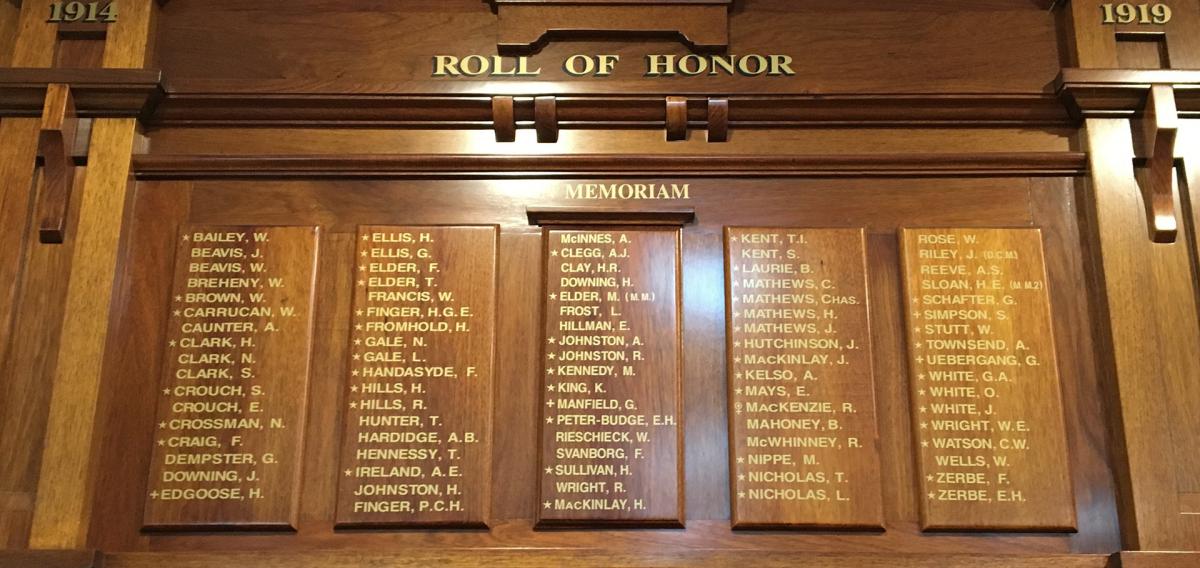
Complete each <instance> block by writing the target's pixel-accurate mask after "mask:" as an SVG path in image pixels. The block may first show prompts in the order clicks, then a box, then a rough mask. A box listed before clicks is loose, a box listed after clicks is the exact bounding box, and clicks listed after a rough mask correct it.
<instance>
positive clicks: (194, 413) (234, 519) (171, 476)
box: [145, 225, 318, 530]
mask: <svg viewBox="0 0 1200 568" xmlns="http://www.w3.org/2000/svg"><path fill="white" fill-rule="evenodd" d="M317 236H318V231H317V229H316V228H315V227H251V226H220V225H207V226H202V225H191V226H187V227H184V228H183V229H182V230H181V231H180V235H179V240H178V243H179V245H178V246H179V249H178V252H177V253H176V263H175V281H174V285H173V286H172V297H171V312H170V317H169V319H168V322H167V330H168V331H167V338H168V339H167V342H166V345H165V346H164V350H165V352H166V356H165V360H166V364H165V371H164V373H163V379H162V384H161V391H162V392H161V396H159V397H158V400H159V402H158V418H157V420H158V423H157V424H156V429H155V436H154V454H153V458H152V460H151V463H152V465H151V468H150V482H149V485H148V487H147V492H148V493H147V498H146V509H145V526H146V527H147V528H149V529H158V530H165V529H189V530H195V529H198V528H209V529H220V528H226V529H238V528H242V529H290V528H294V525H295V522H296V509H297V503H298V502H299V472H300V471H301V470H300V465H301V464H302V463H303V446H302V443H303V439H304V416H305V408H306V405H307V400H308V375H309V350H310V349H311V345H312V317H313V306H312V304H313V287H314V280H315V278H316V258H317Z"/></svg>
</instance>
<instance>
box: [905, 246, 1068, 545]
mask: <svg viewBox="0 0 1200 568" xmlns="http://www.w3.org/2000/svg"><path fill="white" fill-rule="evenodd" d="M901 244H902V248H903V257H904V276H905V278H904V285H905V305H906V307H907V314H908V328H909V365H910V376H909V379H910V382H911V387H912V388H911V390H912V393H911V394H912V417H913V427H914V432H915V440H916V444H917V461H918V465H919V468H918V469H919V473H920V480H919V483H918V488H919V490H920V502H921V522H922V526H923V527H924V528H925V529H927V530H972V531H1071V530H1074V528H1075V501H1074V491H1073V488H1072V484H1071V475H1070V467H1069V465H1068V464H1069V460H1068V455H1067V442H1066V429H1065V428H1066V427H1065V424H1064V418H1063V409H1062V392H1061V386H1060V385H1059V377H1058V364H1057V357H1056V354H1055V345H1054V335H1053V331H1052V328H1051V321H1050V314H1051V312H1050V300H1049V295H1048V293H1047V290H1046V267H1045V260H1044V258H1043V255H1042V236H1041V231H1039V230H1037V229H904V230H902V231H901Z"/></svg>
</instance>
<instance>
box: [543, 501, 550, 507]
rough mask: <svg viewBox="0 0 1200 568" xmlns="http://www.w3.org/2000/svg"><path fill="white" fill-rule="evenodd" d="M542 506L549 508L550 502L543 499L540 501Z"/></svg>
mask: <svg viewBox="0 0 1200 568" xmlns="http://www.w3.org/2000/svg"><path fill="white" fill-rule="evenodd" d="M542 508H543V509H549V508H550V502H549V501H544V502H543V503H542Z"/></svg>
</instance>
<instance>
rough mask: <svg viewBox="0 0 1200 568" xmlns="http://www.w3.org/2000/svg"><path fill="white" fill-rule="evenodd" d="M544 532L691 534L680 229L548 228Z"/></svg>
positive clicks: (541, 514)
mask: <svg viewBox="0 0 1200 568" xmlns="http://www.w3.org/2000/svg"><path fill="white" fill-rule="evenodd" d="M544 241H545V257H544V258H545V265H544V266H545V271H544V275H545V278H546V284H545V304H544V312H545V335H544V342H543V344H542V352H543V379H542V384H543V387H544V388H543V389H541V390H542V403H543V404H542V405H541V409H542V421H541V424H540V426H541V434H540V437H541V452H540V467H541V472H540V473H541V475H540V484H539V497H540V502H539V503H538V507H537V509H538V521H539V522H538V525H539V526H543V527H545V526H582V527H587V526H630V527H682V526H683V518H684V516H683V508H684V507H683V459H682V448H683V434H682V422H681V418H682V412H681V409H680V405H681V376H680V375H681V361H680V357H681V352H680V319H679V312H680V298H681V294H680V285H681V278H680V230H679V229H678V228H677V227H670V228H641V227H628V228H617V227H614V228H613V229H612V230H605V229H600V228H588V229H574V228H567V227H563V228H557V227H556V228H547V229H544Z"/></svg>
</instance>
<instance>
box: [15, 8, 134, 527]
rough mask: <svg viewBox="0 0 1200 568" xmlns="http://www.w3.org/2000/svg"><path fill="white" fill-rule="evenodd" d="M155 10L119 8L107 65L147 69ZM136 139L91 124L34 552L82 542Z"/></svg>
mask: <svg viewBox="0 0 1200 568" xmlns="http://www.w3.org/2000/svg"><path fill="white" fill-rule="evenodd" d="M155 6H156V5H155V3H154V2H153V1H152V0H134V1H127V2H122V3H121V14H120V19H119V20H118V21H117V22H116V23H114V24H112V25H111V26H110V28H109V31H108V40H107V43H106V45H105V50H104V67H106V68H139V67H142V66H144V64H145V62H146V58H147V45H148V39H149V34H150V30H151V29H152V27H151V24H152V19H153V15H154V10H155ZM136 135H137V122H136V120H134V119H97V120H96V121H95V122H94V124H93V126H92V142H91V147H90V150H89V153H88V171H87V174H86V179H85V181H84V182H83V186H82V192H81V195H79V196H78V199H79V201H80V202H81V203H80V213H79V221H78V225H77V227H76V228H75V235H74V237H73V238H74V240H75V243H76V244H75V247H74V249H73V251H72V258H71V279H70V283H69V284H68V288H67V297H66V302H65V304H66V313H67V314H69V317H67V318H65V319H64V321H63V327H62V333H61V339H60V342H59V349H58V353H57V363H56V367H55V371H54V375H53V376H54V381H53V394H52V397H51V402H50V414H49V418H48V422H47V426H46V435H45V440H44V443H43V447H44V448H45V450H44V453H43V456H42V466H41V475H40V477H39V483H38V499H37V502H36V504H35V506H34V517H33V528H32V532H31V534H30V538H29V545H30V547H31V548H80V547H83V546H85V545H86V543H87V529H88V524H89V522H90V513H91V511H90V509H91V503H92V494H93V491H94V486H95V484H96V479H95V475H94V474H95V471H94V467H93V466H94V462H95V457H96V456H95V455H94V453H95V444H96V441H97V435H96V433H95V432H94V423H95V419H96V407H97V401H98V399H99V397H100V392H101V389H100V379H101V374H102V368H103V360H104V353H105V345H106V343H107V339H108V323H109V316H110V313H111V297H112V292H113V289H114V280H115V277H114V274H115V268H116V266H117V257H118V252H119V249H120V241H121V233H122V229H123V228H124V226H125V216H126V204H127V200H128V197H129V196H130V195H131V191H130V189H131V187H132V183H131V180H130V178H129V163H130V156H131V154H132V152H133V147H134V139H135V136H136Z"/></svg>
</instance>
